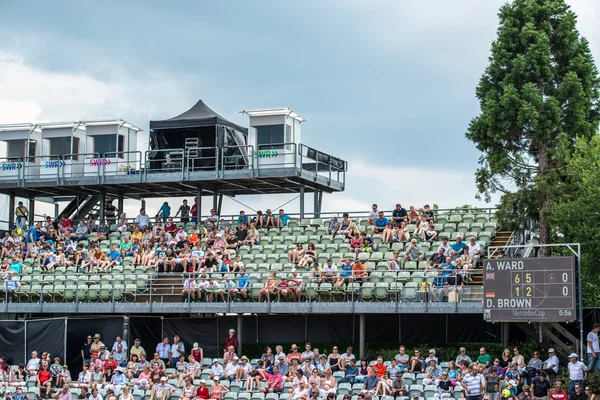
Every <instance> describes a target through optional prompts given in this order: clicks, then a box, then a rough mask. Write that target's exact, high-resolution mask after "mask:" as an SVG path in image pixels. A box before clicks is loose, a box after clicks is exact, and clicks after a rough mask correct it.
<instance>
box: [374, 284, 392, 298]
mask: <svg viewBox="0 0 600 400" xmlns="http://www.w3.org/2000/svg"><path fill="white" fill-rule="evenodd" d="M388 289H389V283H387V282H378V283H377V284H376V285H375V299H376V300H378V301H385V300H387V299H388Z"/></svg>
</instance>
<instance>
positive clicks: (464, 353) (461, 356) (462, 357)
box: [455, 347, 472, 364]
mask: <svg viewBox="0 0 600 400" xmlns="http://www.w3.org/2000/svg"><path fill="white" fill-rule="evenodd" d="M458 353H459V354H458V355H457V356H456V360H455V361H456V363H457V364H460V363H461V361H463V360H466V361H467V362H468V363H469V364H471V363H472V361H471V357H469V356H468V355H467V349H465V348H464V347H461V348H460V349H459V350H458Z"/></svg>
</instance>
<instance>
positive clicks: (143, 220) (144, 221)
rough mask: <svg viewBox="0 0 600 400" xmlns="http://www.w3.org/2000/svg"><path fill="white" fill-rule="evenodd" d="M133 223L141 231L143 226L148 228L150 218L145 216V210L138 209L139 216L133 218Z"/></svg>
mask: <svg viewBox="0 0 600 400" xmlns="http://www.w3.org/2000/svg"><path fill="white" fill-rule="evenodd" d="M135 223H136V224H137V226H138V227H139V228H140V229H143V228H144V227H145V226H150V217H149V216H148V214H146V209H145V208H140V214H139V215H138V216H137V217H135Z"/></svg>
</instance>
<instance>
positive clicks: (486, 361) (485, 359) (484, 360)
mask: <svg viewBox="0 0 600 400" xmlns="http://www.w3.org/2000/svg"><path fill="white" fill-rule="evenodd" d="M477 363H479V364H481V365H483V366H484V367H485V368H489V366H490V365H491V364H492V357H491V356H490V355H489V354H487V353H486V351H485V347H482V348H480V349H479V356H478V357H477Z"/></svg>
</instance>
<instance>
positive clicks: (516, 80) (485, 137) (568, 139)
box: [466, 0, 600, 255]
mask: <svg viewBox="0 0 600 400" xmlns="http://www.w3.org/2000/svg"><path fill="white" fill-rule="evenodd" d="M499 19H500V26H499V28H498V31H497V33H498V37H497V39H496V41H494V42H493V44H492V50H491V56H490V59H489V60H490V63H489V65H488V67H487V68H486V70H485V72H484V74H483V76H482V77H481V80H480V81H479V85H478V86H477V90H476V95H477V98H478V100H479V102H480V107H481V113H480V114H479V115H478V116H477V117H475V118H474V119H473V120H472V121H471V123H470V125H469V129H468V132H467V134H466V136H467V138H468V139H470V140H471V141H473V142H474V143H475V145H476V147H477V149H478V150H479V151H481V152H482V155H481V157H480V159H479V164H480V167H479V169H478V170H477V173H476V175H475V179H476V183H477V188H478V190H479V192H480V193H481V194H483V195H484V197H485V199H486V200H487V201H489V200H490V195H491V194H492V193H496V192H500V193H501V194H502V196H501V199H502V200H501V202H500V205H499V213H498V214H499V217H500V220H501V222H503V223H505V224H508V225H510V226H511V227H512V228H514V227H515V226H514V225H517V226H518V223H519V222H520V221H522V220H523V218H524V217H528V218H534V219H535V220H537V221H539V234H540V242H541V243H542V244H546V243H550V237H551V227H550V225H549V216H550V214H551V212H552V204H553V203H554V202H555V201H556V199H557V198H558V197H559V195H560V193H559V188H560V183H561V182H562V180H563V179H564V176H563V172H562V167H563V165H561V160H562V157H561V156H560V154H561V152H568V151H571V150H572V148H573V146H574V144H575V138H576V137H579V139H580V140H590V139H591V137H592V136H593V135H594V133H595V132H596V130H597V128H598V123H599V121H600V108H599V93H600V92H599V87H600V83H599V79H598V70H597V69H596V66H595V64H594V60H593V58H592V56H591V53H590V49H589V46H588V42H587V40H586V39H585V38H582V37H580V35H579V33H578V31H577V29H576V22H577V18H576V16H575V14H574V13H573V12H572V11H571V10H570V7H569V6H568V5H567V4H566V3H565V1H564V0H514V1H513V2H511V3H509V4H506V5H504V6H503V7H502V8H501V9H500V13H499ZM547 250H548V249H542V251H541V254H542V255H548V251H547Z"/></svg>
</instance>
